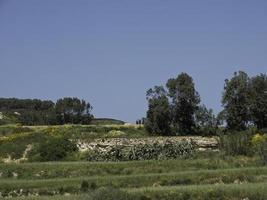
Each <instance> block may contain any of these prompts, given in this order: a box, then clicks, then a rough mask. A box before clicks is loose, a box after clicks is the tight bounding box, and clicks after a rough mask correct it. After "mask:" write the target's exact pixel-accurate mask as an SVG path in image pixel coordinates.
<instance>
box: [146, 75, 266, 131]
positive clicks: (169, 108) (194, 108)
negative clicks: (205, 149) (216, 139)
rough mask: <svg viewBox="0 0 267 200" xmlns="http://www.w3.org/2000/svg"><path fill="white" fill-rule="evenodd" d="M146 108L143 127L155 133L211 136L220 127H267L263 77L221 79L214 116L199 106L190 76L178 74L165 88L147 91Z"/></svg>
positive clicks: (205, 108) (236, 128)
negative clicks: (218, 105) (218, 109)
mask: <svg viewBox="0 0 267 200" xmlns="http://www.w3.org/2000/svg"><path fill="white" fill-rule="evenodd" d="M147 100H148V111H147V118H146V120H145V127H146V128H147V130H148V131H149V132H150V133H152V134H158V135H172V134H175V135H177V134H179V135H186V134H187V135H188V134H197V135H214V134H216V133H217V132H220V126H221V127H226V128H227V130H231V131H243V130H246V129H248V128H249V126H255V127H256V128H258V129H259V130H260V129H264V128H267V76H266V74H260V75H256V76H254V77H249V76H248V75H247V74H246V73H245V72H242V71H239V72H235V73H234V76H233V77H232V78H231V79H226V80H225V85H224V91H223V96H222V105H223V108H224V109H223V110H222V111H221V112H219V114H218V115H217V116H215V115H214V114H213V111H212V109H208V108H207V107H206V106H205V105H200V96H199V94H198V92H197V91H196V89H195V85H194V82H193V79H192V77H190V76H189V75H188V74H186V73H181V74H179V75H178V77H177V78H172V79H169V80H168V81H167V84H166V88H164V87H163V86H156V87H154V88H153V89H149V90H148V92H147Z"/></svg>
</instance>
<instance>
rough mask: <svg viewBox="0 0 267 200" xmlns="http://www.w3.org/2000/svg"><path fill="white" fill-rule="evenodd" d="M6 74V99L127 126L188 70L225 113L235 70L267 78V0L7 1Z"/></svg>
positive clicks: (1, 9)
mask: <svg viewBox="0 0 267 200" xmlns="http://www.w3.org/2000/svg"><path fill="white" fill-rule="evenodd" d="M0 70H1V71H0V96H1V97H18V98H40V99H51V100H54V101H55V100H56V99H58V98H60V97H64V96H77V97H80V98H84V99H85V100H87V101H89V102H90V103H91V104H92V105H93V107H94V109H93V114H94V115H95V116H96V117H114V118H118V119H122V120H126V121H130V122H134V121H135V120H136V119H137V118H140V117H142V116H145V112H146V107H147V102H146V99H145V93H146V90H147V89H149V88H150V87H152V86H154V85H159V84H165V82H166V81H167V79H168V78H171V77H175V76H177V75H178V74H179V73H181V72H187V73H188V74H190V75H191V76H192V77H193V78H194V81H195V84H196V88H197V90H198V92H199V93H200V95H201V99H202V102H203V103H204V104H206V105H207V106H208V107H210V108H213V109H214V110H215V111H216V112H218V111H219V110H220V109H221V103H220V100H221V93H222V90H223V84H224V80H225V79H226V78H229V77H231V76H232V74H233V72H234V71H237V70H244V71H246V72H247V73H248V74H249V75H255V74H258V73H266V72H267V1H266V0H201V1H199V0H195V1H194V0H187V1H186V0H184V1H179V0H166V1H163V0H134V1H130V0H113V1H109V0H105V1H103V0H90V1H85V0H45V1H41V0H24V1H21V0H0Z"/></svg>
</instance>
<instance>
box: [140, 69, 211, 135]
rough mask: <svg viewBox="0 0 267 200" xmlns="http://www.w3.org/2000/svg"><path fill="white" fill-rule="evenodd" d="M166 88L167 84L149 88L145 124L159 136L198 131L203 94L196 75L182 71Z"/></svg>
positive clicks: (169, 81)
mask: <svg viewBox="0 0 267 200" xmlns="http://www.w3.org/2000/svg"><path fill="white" fill-rule="evenodd" d="M166 90H167V91H166ZM166 90H165V88H164V87H163V86H155V87H154V89H149V90H148V91H147V100H148V111H147V119H146V122H145V127H146V128H147V130H148V131H149V132H151V133H152V134H158V135H178V134H179V135H183V134H195V131H196V129H197V126H196V125H197V124H196V120H195V115H196V112H197V111H198V107H199V103H200V97H199V94H198V92H197V91H196V90H195V85H194V82H193V79H192V77H190V76H189V75H188V74H186V73H181V74H180V75H178V76H177V78H172V79H169V80H168V81H167V83H166ZM207 123H208V122H207Z"/></svg>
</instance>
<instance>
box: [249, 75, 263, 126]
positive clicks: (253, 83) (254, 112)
mask: <svg viewBox="0 0 267 200" xmlns="http://www.w3.org/2000/svg"><path fill="white" fill-rule="evenodd" d="M249 85H250V97H249V98H250V102H249V104H250V114H251V120H252V122H253V123H254V124H255V125H256V126H257V127H258V128H259V129H262V128H267V76H266V74H260V75H257V76H255V77H252V78H251V80H250V84H249Z"/></svg>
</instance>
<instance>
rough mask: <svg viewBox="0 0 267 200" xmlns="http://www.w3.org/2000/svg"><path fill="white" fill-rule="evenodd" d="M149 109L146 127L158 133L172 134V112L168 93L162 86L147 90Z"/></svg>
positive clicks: (151, 131)
mask: <svg viewBox="0 0 267 200" xmlns="http://www.w3.org/2000/svg"><path fill="white" fill-rule="evenodd" d="M146 96H147V100H148V111H147V119H146V120H145V127H146V129H147V130H148V131H149V132H150V133H152V134H156V135H171V129H170V123H171V112H170V105H169V101H168V97H167V93H166V91H165V89H164V88H163V87H162V86H155V87H154V88H153V89H149V90H148V91H147V95H146Z"/></svg>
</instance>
